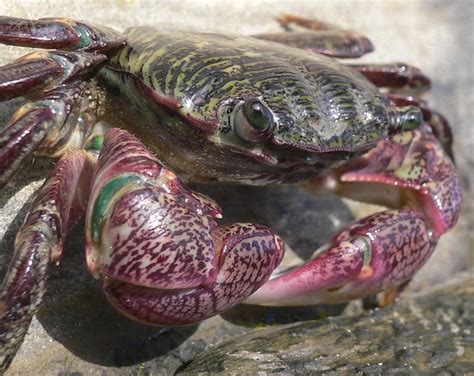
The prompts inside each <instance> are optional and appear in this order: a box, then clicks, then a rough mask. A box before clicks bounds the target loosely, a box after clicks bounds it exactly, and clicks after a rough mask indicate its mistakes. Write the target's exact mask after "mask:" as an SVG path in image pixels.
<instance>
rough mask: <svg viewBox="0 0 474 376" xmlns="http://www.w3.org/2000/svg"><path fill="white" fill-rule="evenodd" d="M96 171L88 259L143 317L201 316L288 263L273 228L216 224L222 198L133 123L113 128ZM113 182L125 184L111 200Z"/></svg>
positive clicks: (117, 296)
mask: <svg viewBox="0 0 474 376" xmlns="http://www.w3.org/2000/svg"><path fill="white" fill-rule="evenodd" d="M95 179H96V180H95V183H94V186H93V191H92V195H91V205H90V206H89V209H88V214H87V220H86V221H87V238H88V244H87V248H88V265H89V267H90V269H91V271H92V272H93V273H94V274H95V275H96V276H97V277H103V278H105V279H104V289H105V292H106V295H107V297H108V299H109V300H110V301H111V303H112V304H113V305H114V306H116V307H117V308H118V309H119V310H120V311H122V312H123V313H124V314H126V315H128V316H131V317H132V318H134V319H136V320H139V321H143V322H146V323H149V324H156V325H183V324H189V323H193V322H196V321H200V320H203V319H205V318H207V317H210V316H212V315H215V314H217V313H220V312H222V311H224V310H226V309H229V308H231V307H232V306H234V305H235V304H238V303H240V302H241V301H242V300H244V299H246V298H247V297H248V296H249V295H251V294H252V293H253V292H254V291H255V290H256V289H258V288H259V287H260V286H261V285H262V284H263V283H265V282H266V281H267V280H268V278H269V277H270V274H271V273H272V271H273V270H274V269H275V267H276V266H277V265H278V264H279V263H280V261H281V258H282V256H283V248H284V245H283V242H282V240H281V239H280V238H279V237H278V236H277V235H275V234H274V233H273V232H272V230H271V229H269V228H267V227H264V226H258V225H253V224H245V223H239V224H234V225H229V226H224V227H217V224H216V220H217V219H218V218H220V216H221V215H220V210H219V208H218V207H217V205H216V204H215V203H214V202H213V201H212V200H210V199H208V198H207V197H205V196H202V195H199V194H197V193H194V192H192V191H190V190H189V189H188V188H186V187H185V186H184V185H183V183H182V182H181V181H180V180H179V179H178V178H177V177H176V175H174V174H173V173H172V172H171V171H169V170H167V169H166V168H164V167H163V166H162V165H161V164H160V162H159V161H158V160H156V159H155V158H154V157H153V156H152V155H151V154H150V153H149V152H148V151H147V150H146V149H145V147H144V146H143V145H142V144H141V143H140V142H139V141H138V140H137V139H136V138H134V137H133V136H131V135H130V134H129V133H127V132H126V131H122V130H118V129H113V130H110V131H108V132H107V133H106V140H105V144H104V147H103V149H102V152H101V155H100V157H99V162H98V168H97V171H96V177H95ZM120 179H122V180H120ZM114 181H115V182H116V181H119V182H120V184H122V182H123V185H120V186H119V187H118V188H116V191H113V194H111V196H110V197H108V196H107V197H108V198H107V201H104V199H103V198H102V197H104V196H103V192H105V191H107V189H108V188H107V187H110V184H111V182H114ZM114 189H115V188H114ZM95 200H97V202H96V203H95V204H94V201H95ZM102 204H103V205H104V206H106V207H107V209H106V213H107V215H106V216H103V217H100V219H97V214H95V213H96V212H94V207H95V206H97V205H102ZM98 220H100V225H99V226H100V234H99V235H98V237H97V238H95V235H94V230H93V226H94V221H98Z"/></svg>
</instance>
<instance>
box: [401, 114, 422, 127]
mask: <svg viewBox="0 0 474 376" xmlns="http://www.w3.org/2000/svg"><path fill="white" fill-rule="evenodd" d="M422 121H423V115H422V113H421V111H420V110H419V109H413V110H411V111H408V112H407V113H405V114H404V115H403V119H402V123H403V130H404V131H412V130H413V129H416V128H417V127H418V126H419V125H420V124H421V122H422Z"/></svg>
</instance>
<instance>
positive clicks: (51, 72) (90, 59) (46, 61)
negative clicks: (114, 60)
mask: <svg viewBox="0 0 474 376" xmlns="http://www.w3.org/2000/svg"><path fill="white" fill-rule="evenodd" d="M106 59H107V57H106V56H105V55H101V54H91V53H88V52H61V51H51V52H44V51H42V52H33V53H31V54H29V55H26V56H23V57H21V58H19V59H17V60H15V61H13V62H12V63H10V64H8V65H5V66H3V67H0V101H4V100H7V99H11V98H15V97H20V96H24V95H31V94H32V93H37V92H38V91H47V90H51V89H53V88H55V87H57V86H59V85H61V84H63V83H68V82H71V81H74V80H77V79H79V78H81V77H82V76H84V75H85V74H88V73H90V72H91V71H92V70H93V69H94V68H95V67H97V66H98V65H99V64H100V63H102V62H104V61H105V60H106Z"/></svg>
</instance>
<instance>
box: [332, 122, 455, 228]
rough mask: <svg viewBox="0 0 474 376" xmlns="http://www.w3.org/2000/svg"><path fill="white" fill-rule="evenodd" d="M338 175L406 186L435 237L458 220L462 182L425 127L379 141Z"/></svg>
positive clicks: (357, 180) (357, 179) (352, 179)
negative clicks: (424, 215)
mask: <svg viewBox="0 0 474 376" xmlns="http://www.w3.org/2000/svg"><path fill="white" fill-rule="evenodd" d="M360 166H362V167H360ZM340 175H341V177H340V180H341V182H371V183H381V184H387V185H393V186H396V187H398V188H407V189H409V190H410V191H412V192H413V194H414V196H415V200H416V202H414V203H413V202H412V203H410V204H411V205H415V206H417V205H418V206H420V207H421V209H422V211H423V212H424V213H425V214H426V220H428V221H429V222H430V225H431V226H432V228H433V231H434V233H435V235H436V236H441V235H442V234H443V233H445V232H446V231H447V230H449V229H450V228H452V227H453V226H454V224H455V223H456V222H457V219H458V216H459V210H460V207H461V200H462V192H461V183H460V181H459V178H458V176H457V172H456V167H455V166H454V164H453V163H452V162H451V160H450V159H449V157H448V156H447V155H446V153H445V152H444V150H443V148H442V147H441V145H440V143H439V142H438V141H437V139H436V138H435V137H434V135H433V134H432V132H431V131H430V128H428V127H427V126H422V127H421V128H420V129H418V130H415V131H412V132H405V133H402V134H400V135H397V136H394V137H393V138H392V139H390V140H386V141H381V142H380V143H379V144H378V145H377V147H376V148H374V149H372V150H371V151H369V152H368V153H366V154H365V155H364V156H363V157H361V158H358V159H355V160H352V161H351V162H349V163H348V164H347V165H346V166H345V167H343V168H342V169H341V172H340ZM406 204H408V202H407V203H406Z"/></svg>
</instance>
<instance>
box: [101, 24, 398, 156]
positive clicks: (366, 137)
mask: <svg viewBox="0 0 474 376" xmlns="http://www.w3.org/2000/svg"><path fill="white" fill-rule="evenodd" d="M126 33H127V36H128V40H127V46H126V47H125V48H124V49H122V51H121V52H120V53H119V54H117V56H116V57H114V58H113V59H112V60H111V62H110V64H109V66H108V67H109V68H110V70H112V71H114V72H115V73H116V74H117V75H118V76H119V77H120V75H121V74H127V72H129V73H132V74H133V75H134V76H135V77H137V79H139V80H141V81H142V82H144V83H145V84H146V85H147V86H149V87H151V88H153V90H154V91H155V93H156V100H157V101H159V102H161V103H162V104H165V105H167V106H169V107H171V108H173V109H176V110H178V112H179V113H180V114H182V115H183V116H186V117H188V118H190V119H191V121H194V122H196V123H199V124H201V126H203V127H207V128H208V130H209V131H214V130H215V127H216V126H218V124H219V121H220V119H219V118H218V108H219V105H220V104H222V103H225V102H226V101H235V100H239V99H242V98H243V97H246V96H256V97H261V98H262V99H263V101H264V102H265V103H266V104H267V105H268V106H269V107H270V109H271V110H272V111H273V112H274V113H275V115H276V117H277V118H278V129H277V131H276V133H275V134H274V137H273V143H274V144H277V145H291V146H292V147H295V148H301V149H303V150H311V151H321V152H324V151H333V150H354V149H358V148H361V147H364V146H366V145H368V144H370V143H371V142H374V141H377V140H378V139H380V137H381V136H384V135H387V132H388V122H389V120H388V114H387V110H386V104H387V101H386V100H385V99H384V98H383V96H382V95H381V94H380V93H379V91H378V90H377V89H376V88H375V87H374V86H372V85H371V84H370V83H369V82H368V81H367V80H365V79H364V78H363V77H362V76H360V75H359V74H358V73H356V72H355V71H354V70H352V69H349V68H346V67H343V66H339V65H335V64H334V62H333V61H332V60H330V59H328V58H326V57H324V56H321V55H315V54H314V55H308V54H306V53H303V52H302V51H301V50H299V49H294V48H291V47H285V46H282V45H280V44H277V43H271V42H266V41H259V40H256V39H249V38H245V37H237V36H235V37H232V36H223V35H216V34H199V33H192V34H191V33H173V34H170V33H159V32H157V31H156V30H153V29H147V28H133V29H129V30H127V31H126ZM210 50H212V54H210V53H209V51H210ZM117 79H119V78H117ZM202 123H205V124H206V125H202ZM334 123H337V127H334ZM221 131H226V129H221Z"/></svg>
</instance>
